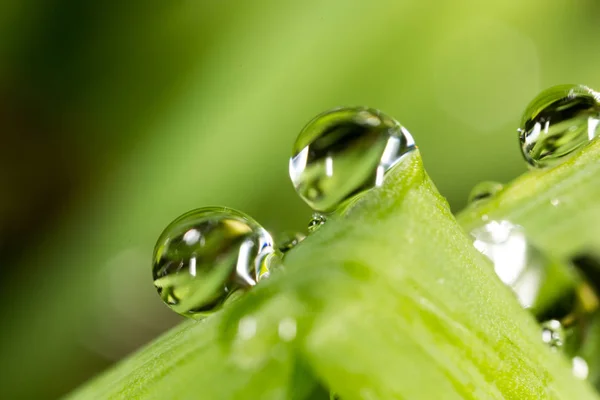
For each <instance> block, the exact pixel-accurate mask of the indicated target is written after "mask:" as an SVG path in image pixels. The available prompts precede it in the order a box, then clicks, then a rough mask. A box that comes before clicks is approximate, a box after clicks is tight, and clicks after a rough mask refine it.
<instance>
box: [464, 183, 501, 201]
mask: <svg viewBox="0 0 600 400" xmlns="http://www.w3.org/2000/svg"><path fill="white" fill-rule="evenodd" d="M502 188H503V186H502V184H501V183H499V182H492V181H484V182H480V183H478V184H477V185H475V186H474V187H473V189H471V192H470V193H469V199H468V202H469V203H473V202H476V201H479V200H483V199H487V198H490V197H492V196H494V195H495V194H496V193H498V192H499V191H501V190H502Z"/></svg>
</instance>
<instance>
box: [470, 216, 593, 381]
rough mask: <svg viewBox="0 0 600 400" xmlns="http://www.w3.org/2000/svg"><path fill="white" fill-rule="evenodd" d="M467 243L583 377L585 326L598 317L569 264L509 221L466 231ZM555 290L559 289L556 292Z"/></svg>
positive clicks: (589, 293) (584, 283) (545, 338)
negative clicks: (488, 263)
mask: <svg viewBox="0 0 600 400" xmlns="http://www.w3.org/2000/svg"><path fill="white" fill-rule="evenodd" d="M471 235H472V236H473V238H474V241H473V245H474V246H475V248H476V249H477V250H479V251H480V252H481V253H482V254H483V255H485V256H486V257H488V258H489V259H490V260H491V262H492V264H493V267H494V271H495V273H496V275H497V276H498V278H500V280H501V281H502V282H503V283H504V284H506V285H507V286H508V287H510V288H511V289H512V291H513V292H514V294H515V296H516V298H517V300H518V301H519V303H520V304H521V306H523V307H524V308H525V309H527V310H529V311H530V312H531V313H532V315H533V316H534V317H535V318H536V319H537V320H538V321H539V323H540V330H541V340H542V342H544V343H545V344H547V345H548V346H549V347H550V348H551V349H552V350H560V351H561V352H563V353H564V354H565V355H566V356H568V357H570V358H571V359H572V360H573V373H574V374H575V375H576V376H578V377H580V378H582V379H585V378H586V377H587V374H588V372H585V373H584V372H583V371H588V367H587V363H586V361H585V359H584V358H583V357H582V356H581V354H582V353H584V352H585V348H586V347H587V346H588V343H589V342H590V340H589V337H590V332H589V326H590V325H591V323H592V322H593V321H594V320H595V318H597V317H598V311H599V310H600V307H599V299H598V296H597V294H596V293H595V291H594V290H593V289H592V287H591V286H590V284H589V283H588V282H587V280H586V279H585V278H584V276H583V274H581V273H580V272H579V271H578V270H577V268H575V266H573V265H572V264H571V263H570V262H566V261H562V260H557V259H554V258H552V257H551V256H549V255H547V254H545V253H543V252H542V251H541V250H539V248H537V247H536V246H535V245H534V244H533V243H531V241H530V240H529V239H528V238H527V236H526V234H525V230H524V229H523V227H521V226H519V225H515V224H513V223H511V222H509V221H505V220H501V221H495V220H493V221H489V222H488V223H487V224H485V225H484V226H482V227H480V228H477V229H474V230H473V231H472V232H471ZM557 286H559V287H560V290H558V291H557V290H556V287H557Z"/></svg>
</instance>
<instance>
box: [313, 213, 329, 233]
mask: <svg viewBox="0 0 600 400" xmlns="http://www.w3.org/2000/svg"><path fill="white" fill-rule="evenodd" d="M325 222H327V218H325V216H324V215H322V214H318V213H314V214H313V216H312V217H311V219H310V221H309V222H308V233H309V234H310V233H314V232H316V231H317V229H319V228H320V227H321V226H323V225H325Z"/></svg>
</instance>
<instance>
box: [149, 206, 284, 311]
mask: <svg viewBox="0 0 600 400" xmlns="http://www.w3.org/2000/svg"><path fill="white" fill-rule="evenodd" d="M272 254H274V249H273V239H272V238H271V236H270V235H269V233H268V232H267V231H266V230H265V229H263V228H262V227H261V226H260V225H259V224H258V223H257V222H256V221H254V220H253V219H252V218H250V217H249V216H247V215H246V214H244V213H242V212H239V211H236V210H233V209H230V208H225V207H206V208H201V209H197V210H193V211H190V212H188V213H186V214H184V215H182V216H180V217H179V218H177V219H175V220H174V221H173V222H172V223H171V224H169V226H167V228H166V229H165V230H164V231H163V233H162V234H161V236H160V238H159V239H158V242H157V243H156V247H155V250H154V257H153V267H152V276H153V279H154V285H155V287H156V289H157V291H158V294H159V295H160V297H161V298H162V300H163V301H164V302H165V304H167V305H168V306H169V307H170V308H171V309H173V310H174V311H175V312H177V313H179V314H181V315H184V316H188V317H195V318H199V317H203V316H206V315H207V314H210V313H211V312H213V311H214V310H216V309H218V308H219V307H220V306H221V305H222V304H223V302H224V301H225V300H226V299H227V298H228V297H230V296H231V295H232V294H233V293H234V292H236V291H238V290H240V289H246V288H249V287H251V286H254V285H255V284H256V283H257V282H258V281H259V279H261V278H262V277H264V276H266V275H267V274H268V262H269V260H270V259H271V258H272V257H271V255H272Z"/></svg>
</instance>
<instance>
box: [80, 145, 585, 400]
mask: <svg viewBox="0 0 600 400" xmlns="http://www.w3.org/2000/svg"><path fill="white" fill-rule="evenodd" d="M321 384H324V385H325V386H327V387H329V388H331V389H332V390H334V391H335V392H337V393H339V394H340V396H341V398H343V399H465V398H466V399H505V398H508V399H546V398H548V399H569V400H570V399H578V400H587V399H596V398H597V397H596V395H595V394H594V391H593V390H592V389H591V388H590V386H589V385H588V384H587V383H586V382H583V381H578V380H576V379H575V378H574V377H573V376H572V374H571V371H570V366H569V365H568V363H567V362H566V360H564V359H563V358H561V356H560V354H558V353H552V352H551V351H550V350H549V349H548V348H546V347H545V346H544V345H543V343H542V342H541V339H540V335H539V328H538V326H537V324H536V323H535V321H534V320H533V319H532V317H531V316H530V315H529V314H528V313H527V312H526V311H525V310H523V309H522V308H521V307H520V306H519V304H518V303H517V301H516V299H515V297H514V296H513V295H512V293H511V292H510V290H509V289H508V288H506V287H505V286H504V285H503V284H502V283H501V282H500V281H499V280H498V279H497V278H496V276H495V274H494V272H493V269H492V268H491V266H490V264H489V262H488V261H487V260H486V259H485V258H484V257H483V256H482V255H480V254H479V253H478V252H477V251H476V250H475V249H474V248H473V246H472V245H471V242H470V240H469V239H468V238H467V237H466V236H465V234H464V233H463V230H462V229H461V227H460V226H459V225H458V224H457V223H456V221H455V220H454V217H453V216H452V214H451V212H450V210H449V208H448V206H447V203H446V201H445V200H444V199H443V198H442V197H441V196H440V195H439V194H438V192H437V190H436V189H435V187H434V186H433V184H432V183H431V181H430V179H429V178H428V176H427V175H426V174H425V172H424V170H423V168H422V164H421V159H420V157H419V155H418V152H414V153H412V154H411V155H410V156H408V157H407V158H406V160H405V162H403V163H402V164H401V165H399V166H398V167H397V168H395V169H394V171H393V172H392V173H391V174H390V175H389V176H388V178H387V179H386V182H385V184H384V186H383V187H381V188H378V189H376V190H373V191H372V192H370V193H369V194H368V195H366V196H364V197H363V198H362V199H361V200H360V201H358V202H357V203H356V204H355V205H354V206H353V207H352V208H351V209H350V210H349V211H348V212H347V214H346V215H345V216H344V217H343V218H339V219H335V220H332V221H330V222H329V223H327V224H326V225H325V226H324V227H322V228H321V229H320V230H319V231H317V232H316V233H315V234H313V235H311V236H310V237H308V238H307V239H306V240H305V241H304V242H303V243H302V244H300V245H299V246H298V247H297V248H296V249H294V250H292V251H291V252H290V253H288V256H287V258H286V261H285V267H284V269H283V270H281V271H277V273H274V274H273V276H272V277H271V278H270V279H269V280H268V281H265V282H263V283H261V284H260V285H259V286H257V287H256V288H255V289H254V290H252V291H251V292H250V293H249V294H248V295H246V296H244V297H243V298H242V299H240V300H239V301H237V302H234V303H233V304H231V305H230V306H229V307H228V308H227V309H225V310H223V312H221V313H219V314H217V315H215V316H213V317H211V318H209V319H208V320H206V321H204V322H187V323H184V324H183V325H182V326H181V327H178V328H176V329H175V330H174V331H171V332H170V333H167V334H166V335H165V336H163V337H162V338H160V339H158V340H157V341H156V342H154V343H152V344H150V345H149V346H147V347H146V348H145V349H142V350H141V351H139V352H138V353H136V354H134V355H132V356H131V357H130V358H128V359H127V360H125V361H123V362H121V363H120V364H118V365H117V366H116V367H115V368H113V369H111V370H109V371H108V372H106V373H105V374H103V375H102V376H100V377H99V378H97V379H96V380H93V381H92V382H90V383H88V384H86V385H84V386H83V387H82V388H80V389H79V390H78V391H76V392H74V393H73V394H72V396H71V398H73V399H85V398H124V399H125V398H126V399H150V398H161V399H162V398H173V399H175V398H176V399H187V398H190V399H192V398H206V399H228V398H249V399H255V398H256V399H258V398H261V399H263V398H264V399H285V398H310V396H311V395H309V394H308V393H311V391H312V390H313V389H314V388H316V387H318V386H320V385H321Z"/></svg>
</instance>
